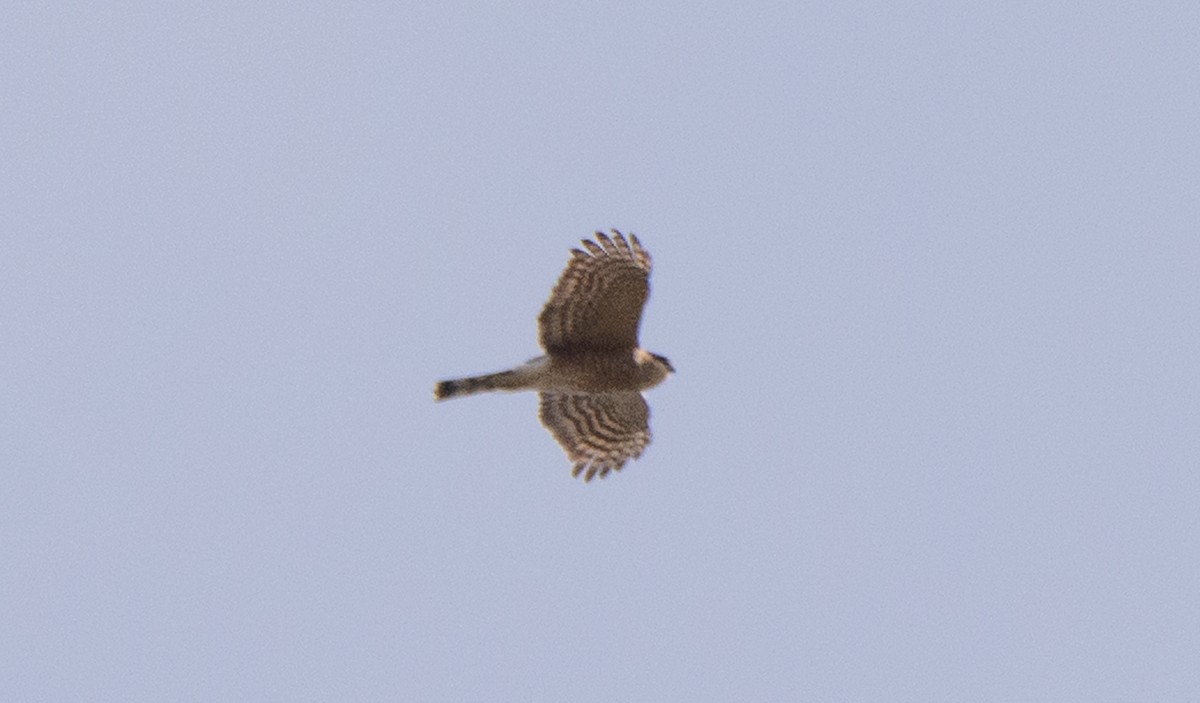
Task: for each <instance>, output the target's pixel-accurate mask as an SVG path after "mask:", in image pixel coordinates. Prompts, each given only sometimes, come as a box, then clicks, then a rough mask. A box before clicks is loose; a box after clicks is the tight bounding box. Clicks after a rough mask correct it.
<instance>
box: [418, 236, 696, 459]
mask: <svg viewBox="0 0 1200 703" xmlns="http://www.w3.org/2000/svg"><path fill="white" fill-rule="evenodd" d="M612 234H613V236H612V237H609V236H608V235H606V234H604V233H602V232H596V237H595V241H590V240H586V239H585V240H583V249H572V250H571V260H570V261H569V262H567V268H566V270H564V271H563V273H562V276H561V277H560V278H559V279H558V283H557V284H556V285H555V286H554V290H552V291H551V292H550V300H548V301H547V302H546V306H545V307H544V308H542V313H541V314H540V315H539V316H538V341H539V342H540V343H541V346H542V349H543V350H545V352H546V353H545V354H544V355H542V356H539V357H537V358H534V359H531V360H530V361H528V362H526V363H524V364H522V365H520V366H518V367H516V368H514V369H510V370H508V371H501V372H499V373H492V374H487V375H485V376H472V377H470V378H459V379H453V380H448V381H439V382H438V383H437V385H436V386H435V387H434V390H433V397H434V398H435V399H436V400H446V399H448V398H457V397H459V396H465V395H471V394H474V393H482V392H485V391H523V390H535V391H538V397H539V412H538V416H539V417H540V418H541V421H542V424H543V425H545V426H546V429H548V430H550V434H552V435H553V436H554V439H555V440H557V441H558V443H559V444H560V445H562V448H563V450H564V451H565V452H566V453H567V458H568V459H569V460H570V461H571V463H572V464H573V470H572V474H573V475H574V476H580V475H582V476H583V479H584V481H591V480H592V478H594V477H595V476H597V475H598V476H600V477H601V478H604V477H606V476H607V475H608V474H609V472H611V471H620V470H621V469H622V468H623V467H624V466H625V464H626V462H628V461H629V460H630V459H636V458H637V457H639V456H641V454H642V451H643V450H644V449H645V448H646V446H647V445H648V444H650V408H649V407H648V406H647V405H646V399H645V398H643V397H642V391H644V390H648V389H650V388H653V387H654V386H657V385H658V384H660V383H662V382H663V381H664V380H666V378H667V376H668V375H670V374H672V373H674V372H675V369H674V368H673V367H672V366H671V362H670V361H667V358H666V357H664V356H660V355H658V354H653V353H651V352H649V351H646V350H645V349H643V348H641V347H640V346H639V345H638V327H639V325H640V323H641V319H642V307H643V306H644V305H645V304H646V299H647V298H648V297H649V295H650V254H649V253H647V252H646V250H645V249H643V248H642V244H641V242H639V241H638V238H637V237H636V236H634V235H633V234H632V233H631V234H630V235H629V239H626V238H625V236H624V235H623V234H621V233H620V232H618V231H617V230H615V229H614V230H612Z"/></svg>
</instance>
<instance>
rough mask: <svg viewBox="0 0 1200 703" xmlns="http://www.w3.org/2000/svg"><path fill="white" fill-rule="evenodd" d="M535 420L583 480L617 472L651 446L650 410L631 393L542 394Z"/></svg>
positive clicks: (643, 401) (634, 393)
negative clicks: (548, 434) (538, 420)
mask: <svg viewBox="0 0 1200 703" xmlns="http://www.w3.org/2000/svg"><path fill="white" fill-rule="evenodd" d="M539 398H540V406H541V407H540V410H539V413H538V415H539V417H540V418H541V420H542V424H543V425H545V426H546V429H548V430H550V434H552V435H554V439H556V440H558V443H559V444H560V445H562V448H563V450H564V451H566V453H567V458H568V459H569V460H570V461H571V463H572V464H574V465H575V467H574V470H573V471H572V472H571V473H572V475H574V476H578V475H580V474H581V473H582V474H583V480H585V481H591V480H592V477H594V476H595V475H596V474H600V478H604V477H605V476H607V475H608V472H609V471H620V470H621V467H623V466H625V462H627V461H629V460H630V459H636V458H637V457H639V456H641V454H642V450H643V449H645V448H646V445H648V444H650V408H649V407H647V405H646V401H645V399H644V398H642V394H641V393H638V392H636V391H628V392H620V393H589V394H571V393H542V394H541V395H540V396H539Z"/></svg>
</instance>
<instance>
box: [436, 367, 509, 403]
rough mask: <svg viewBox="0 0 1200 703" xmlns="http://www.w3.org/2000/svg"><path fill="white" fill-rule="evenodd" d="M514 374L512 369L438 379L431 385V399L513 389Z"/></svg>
mask: <svg viewBox="0 0 1200 703" xmlns="http://www.w3.org/2000/svg"><path fill="white" fill-rule="evenodd" d="M516 376H517V374H515V373H513V372H512V371H501V372H500V373H490V374H487V375H486V376H472V377H470V378H455V379H451V380H449V381H438V382H437V385H436V386H434V387H433V399H434V400H447V399H449V398H458V397H460V396H464V395H473V394H475V393H483V392H485V391H495V390H515V384H514V383H513V381H515V380H516Z"/></svg>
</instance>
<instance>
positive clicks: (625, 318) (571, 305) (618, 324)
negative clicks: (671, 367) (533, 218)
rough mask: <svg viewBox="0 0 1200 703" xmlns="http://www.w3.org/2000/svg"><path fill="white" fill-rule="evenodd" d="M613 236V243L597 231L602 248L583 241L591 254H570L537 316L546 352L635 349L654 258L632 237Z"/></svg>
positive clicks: (573, 252) (616, 233)
mask: <svg viewBox="0 0 1200 703" xmlns="http://www.w3.org/2000/svg"><path fill="white" fill-rule="evenodd" d="M613 234H614V235H615V236H614V237H612V238H611V239H610V238H609V237H608V236H607V235H605V234H602V233H600V232H597V233H596V239H597V241H599V244H597V243H595V242H591V241H588V240H586V239H585V240H584V241H583V246H584V248H585V249H587V251H581V250H579V249H572V250H571V261H570V262H568V263H567V268H566V270H565V271H563V273H562V276H561V277H560V278H559V279H558V283H557V284H556V285H555V286H554V290H553V291H551V293H550V300H548V301H547V302H546V307H544V308H542V313H541V315H539V316H538V331H539V341H540V342H541V344H542V347H543V348H545V349H546V351H547V352H550V353H552V354H553V353H555V352H572V351H583V350H590V349H595V350H612V349H633V348H634V347H636V346H637V335H638V323H639V322H640V321H641V317H642V306H643V305H645V303H646V298H647V297H648V296H649V295H650V255H649V254H648V253H646V250H645V249H643V248H642V244H641V242H639V241H638V239H637V237H635V236H633V235H632V234H631V235H629V241H626V240H625V237H624V236H623V235H622V234H621V233H620V232H618V231H616V230H613Z"/></svg>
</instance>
